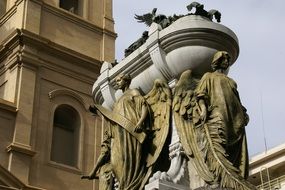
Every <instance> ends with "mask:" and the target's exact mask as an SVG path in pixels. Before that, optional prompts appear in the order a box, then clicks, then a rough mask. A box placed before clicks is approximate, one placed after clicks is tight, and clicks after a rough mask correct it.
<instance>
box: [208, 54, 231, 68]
mask: <svg viewBox="0 0 285 190" xmlns="http://www.w3.org/2000/svg"><path fill="white" fill-rule="evenodd" d="M211 66H212V68H213V70H214V71H216V70H218V69H222V70H227V69H228V67H229V66H230V55H229V53H228V52H226V51H218V52H217V53H215V55H214V57H213V60H212V64H211Z"/></svg>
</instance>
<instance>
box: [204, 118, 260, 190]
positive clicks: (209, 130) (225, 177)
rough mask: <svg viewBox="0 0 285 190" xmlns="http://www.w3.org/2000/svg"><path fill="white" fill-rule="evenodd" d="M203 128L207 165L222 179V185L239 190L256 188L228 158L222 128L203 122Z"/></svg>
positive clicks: (216, 176)
mask: <svg viewBox="0 0 285 190" xmlns="http://www.w3.org/2000/svg"><path fill="white" fill-rule="evenodd" d="M203 130H204V133H205V135H206V139H207V143H206V150H207V151H206V152H207V153H206V156H207V165H208V166H209V169H210V171H211V172H212V173H213V174H214V175H215V178H216V179H217V178H219V179H220V182H219V184H220V186H221V187H228V188H233V189H239V190H254V189H256V187H255V186H253V185H252V184H250V183H249V182H247V181H246V180H245V179H244V178H243V177H242V176H241V175H239V169H238V168H236V167H235V166H233V164H232V163H231V162H230V161H229V160H228V159H227V156H228V155H227V154H226V151H225V149H224V147H223V146H222V142H223V141H224V139H223V137H222V136H223V135H220V134H221V133H222V129H221V128H220V127H219V125H216V126H215V125H211V127H209V126H208V125H207V124H206V123H204V124H203Z"/></svg>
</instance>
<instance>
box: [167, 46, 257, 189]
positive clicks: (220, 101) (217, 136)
mask: <svg viewBox="0 0 285 190" xmlns="http://www.w3.org/2000/svg"><path fill="white" fill-rule="evenodd" d="M229 63H230V57H229V55H228V53H227V52H223V51H219V52H217V53H216V54H215V55H214V58H213V61H212V64H211V66H212V69H213V72H208V73H206V74H204V75H203V77H202V78H201V80H200V81H199V82H198V84H197V82H196V81H195V79H193V76H192V74H191V71H190V70H188V71H185V72H184V73H182V75H181V77H180V80H179V81H178V82H177V85H176V87H175V91H174V99H173V117H174V121H175V125H176V128H177V132H178V135H179V137H180V141H181V144H182V146H183V148H184V151H185V154H186V155H187V157H188V159H189V162H188V167H189V168H190V169H189V170H190V171H189V176H190V188H191V189H196V188H198V187H201V186H210V187H211V188H217V187H222V188H224V187H226V188H233V189H239V190H252V189H256V188H255V187H254V186H253V185H252V184H250V183H249V182H247V181H246V178H247V175H248V154H247V145H246V135H245V128H244V127H245V126H246V125H247V123H248V115H247V114H246V109H245V108H244V107H243V106H242V104H241V102H240V98H239V95H238V91H237V85H236V83H235V82H234V81H233V80H232V79H231V78H229V77H227V76H226V75H225V74H224V72H225V71H226V70H227V68H228V67H229ZM195 86H196V87H195Z"/></svg>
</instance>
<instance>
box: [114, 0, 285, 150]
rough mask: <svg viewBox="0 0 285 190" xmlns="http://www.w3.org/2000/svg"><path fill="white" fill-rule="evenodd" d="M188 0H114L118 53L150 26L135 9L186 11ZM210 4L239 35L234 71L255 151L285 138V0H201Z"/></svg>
mask: <svg viewBox="0 0 285 190" xmlns="http://www.w3.org/2000/svg"><path fill="white" fill-rule="evenodd" d="M191 2H192V1H186V0H177V1H173V0H172V1H170V0H152V1H150V0H143V1H138V0H114V1H113V3H114V4H113V11H114V15H113V16H114V19H115V31H116V32H117V34H118V38H117V40H116V58H117V59H118V60H121V59H122V58H123V52H124V49H126V48H127V47H128V46H129V45H130V44H131V43H132V42H134V41H135V40H136V39H138V38H139V37H140V36H141V33H142V32H143V31H144V30H147V27H146V26H145V25H144V24H140V23H137V22H136V20H135V19H134V14H144V13H147V12H150V11H151V10H152V8H154V7H156V8H158V11H157V14H165V15H172V14H174V13H176V14H186V13H187V9H186V6H187V5H188V4H190V3H191ZM198 2H199V3H203V4H204V6H205V9H206V10H210V9H217V10H219V11H220V12H221V13H222V21H221V24H223V25H225V26H227V27H229V28H230V29H232V30H233V31H234V32H235V34H236V35H237V37H238V39H239V46H240V55H239V57H238V59H237V61H236V62H235V64H234V65H233V66H232V67H231V70H230V72H229V76H230V77H231V78H233V79H234V80H235V81H236V82H237V84H238V90H239V93H240V96H241V100H242V102H243V104H244V106H245V107H246V108H247V109H248V113H249V116H250V123H249V124H248V126H247V127H246V129H247V139H248V147H249V153H250V155H251V156H252V155H255V154H257V153H260V152H262V151H265V149H266V148H265V140H264V139H266V144H267V148H268V149H270V148H272V147H274V146H277V145H279V144H282V143H285V125H284V124H285V111H284V108H285V97H284V95H285V85H284V84H283V83H284V82H285V73H284V71H285V62H284V56H285V24H284V23H285V21H284V19H285V14H284V7H285V1H284V0H272V1H269V0H239V1H229V0H210V1H205V0H200V1H198Z"/></svg>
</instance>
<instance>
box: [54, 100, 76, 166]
mask: <svg viewBox="0 0 285 190" xmlns="http://www.w3.org/2000/svg"><path fill="white" fill-rule="evenodd" d="M80 125H81V123H80V116H79V114H78V112H77V111H76V110H75V109H74V108H73V107H71V106H69V105H60V106H58V107H57V108H56V110H55V113H54V120H53V133H52V146H51V160H52V161H54V162H57V163H61V164H65V165H69V166H74V167H76V166H77V165H78V150H79V148H78V147H79V129H80Z"/></svg>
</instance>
